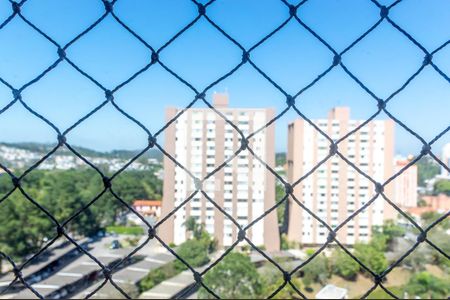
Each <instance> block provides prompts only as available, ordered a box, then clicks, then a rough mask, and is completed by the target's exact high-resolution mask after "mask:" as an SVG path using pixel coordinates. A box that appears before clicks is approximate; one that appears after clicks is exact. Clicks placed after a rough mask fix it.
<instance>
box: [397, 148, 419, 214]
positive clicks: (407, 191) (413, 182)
mask: <svg viewBox="0 0 450 300" xmlns="http://www.w3.org/2000/svg"><path fill="white" fill-rule="evenodd" d="M412 158H413V157H412V155H411V156H409V157H408V158H397V159H396V160H395V164H394V172H395V173H396V174H397V173H398V172H400V171H401V170H402V169H403V168H404V167H405V166H406V165H407V164H409V162H410V161H411V160H412ZM393 184H394V198H393V199H392V200H393V201H394V203H395V204H397V205H398V206H400V207H416V206H417V165H411V166H409V167H408V168H407V169H406V170H405V171H403V173H401V174H400V175H399V176H398V177H397V178H395V180H394V182H393Z"/></svg>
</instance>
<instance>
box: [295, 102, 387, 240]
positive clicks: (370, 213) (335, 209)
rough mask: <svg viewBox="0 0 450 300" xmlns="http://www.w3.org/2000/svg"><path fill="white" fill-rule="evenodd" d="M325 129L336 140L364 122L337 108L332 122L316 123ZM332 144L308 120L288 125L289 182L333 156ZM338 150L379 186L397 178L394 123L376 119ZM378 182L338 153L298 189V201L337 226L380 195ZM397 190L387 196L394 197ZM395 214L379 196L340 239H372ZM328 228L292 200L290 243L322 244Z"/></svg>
mask: <svg viewBox="0 0 450 300" xmlns="http://www.w3.org/2000/svg"><path fill="white" fill-rule="evenodd" d="M313 122H314V124H315V125H317V126H318V127H319V128H320V129H321V130H322V131H324V132H325V133H327V135H329V136H330V137H331V138H332V139H333V140H337V139H339V138H340V137H342V136H344V135H345V134H346V133H348V132H349V131H351V130H353V129H355V128H356V127H357V126H359V125H360V124H361V123H362V122H363V120H352V119H350V109H349V108H345V107H337V108H334V109H333V110H332V111H331V112H330V113H329V115H328V118H327V119H319V120H313ZM329 146H330V143H329V141H328V140H326V139H325V138H324V137H323V136H322V135H321V134H320V133H319V132H318V131H317V130H316V129H315V128H314V127H313V126H311V125H310V124H309V123H308V122H306V121H304V120H303V119H298V120H295V121H294V122H292V123H290V124H289V127H288V153H287V159H288V179H289V181H290V182H291V183H292V182H295V181H296V180H298V179H299V178H301V177H302V176H303V175H304V174H305V173H307V172H308V171H310V170H311V169H312V168H313V167H314V166H315V165H316V164H318V163H319V162H320V161H321V160H322V159H323V158H325V157H326V156H327V155H328V154H329V149H330V147H329ZM338 149H339V152H340V153H342V154H343V155H345V156H346V157H347V158H348V159H349V160H350V161H352V162H353V163H354V164H355V165H356V166H358V167H359V168H360V169H361V170H363V171H364V172H365V173H366V174H367V175H369V176H371V177H372V178H374V179H375V180H376V181H377V182H383V181H385V180H386V179H387V178H388V177H389V176H391V175H392V174H393V156H394V122H393V121H392V120H386V121H385V120H374V121H371V122H369V123H368V124H366V125H365V126H364V127H362V128H361V129H360V130H358V131H357V132H356V133H355V134H352V135H351V136H349V137H348V138H347V139H346V140H344V141H343V142H341V143H339V148H338ZM374 190H375V187H374V184H373V183H371V182H370V181H369V180H368V179H367V178H365V177H363V176H362V175H360V174H359V173H358V172H357V171H356V170H355V169H353V168H352V167H351V166H349V165H348V164H347V163H346V162H345V161H344V160H342V159H341V158H339V157H338V156H337V155H334V156H333V157H331V158H330V159H329V160H328V161H327V162H326V163H324V164H323V165H322V166H321V167H319V168H318V169H317V170H315V171H314V172H313V173H312V174H311V175H310V176H308V177H307V178H306V179H304V180H303V181H302V182H300V183H299V184H298V185H297V186H296V187H295V188H294V195H295V197H296V198H297V199H298V200H299V201H301V202H302V203H303V204H304V205H305V206H306V207H308V208H309V209H310V210H312V211H313V212H314V213H315V214H316V215H318V216H319V217H320V218H321V219H322V220H324V221H325V222H326V223H327V224H329V225H330V226H331V227H332V228H334V227H336V226H337V225H339V224H340V223H341V222H342V221H344V220H345V219H346V218H347V217H348V216H350V214H352V213H353V212H354V211H356V210H357V209H358V208H359V207H361V206H362V205H364V204H365V203H367V202H368V201H369V200H370V199H371V198H372V197H373V196H374V195H375V191H374ZM392 191H393V186H392V185H387V186H386V187H385V189H384V192H385V193H386V195H388V196H389V197H390V196H392ZM394 216H395V214H394V210H393V209H392V208H391V207H390V206H389V205H387V204H386V203H385V201H384V200H383V199H382V197H378V198H377V199H376V200H375V202H374V203H372V205H371V206H370V207H369V208H367V209H365V210H364V211H363V212H361V213H360V214H359V215H358V216H356V217H355V218H354V219H353V220H352V221H350V222H349V223H347V225H346V226H344V227H342V228H341V229H340V230H339V231H338V234H337V238H338V240H339V241H340V242H342V243H344V244H354V243H355V242H357V241H368V240H369V239H370V235H371V228H372V226H373V225H382V224H383V220H385V219H391V218H394ZM327 235H328V230H327V229H326V227H324V226H323V225H322V224H320V223H319V222H317V221H316V220H315V219H314V218H313V217H312V216H310V215H309V214H308V213H307V212H306V211H305V210H304V209H302V208H301V207H300V206H299V205H298V204H297V203H295V202H294V201H293V200H292V199H289V223H288V239H290V240H292V241H297V242H300V243H303V244H321V243H324V242H325V241H326V239H327Z"/></svg>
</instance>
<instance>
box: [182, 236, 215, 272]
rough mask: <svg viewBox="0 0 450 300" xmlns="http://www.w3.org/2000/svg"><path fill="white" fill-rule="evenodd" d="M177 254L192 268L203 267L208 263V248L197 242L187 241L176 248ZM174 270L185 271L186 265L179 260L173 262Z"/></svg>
mask: <svg viewBox="0 0 450 300" xmlns="http://www.w3.org/2000/svg"><path fill="white" fill-rule="evenodd" d="M177 254H178V255H179V256H180V257H181V258H182V259H184V260H185V261H186V262H187V263H188V264H189V265H190V266H191V267H194V268H195V267H200V266H203V265H204V264H206V263H207V262H208V261H209V258H208V248H207V247H206V245H205V243H202V242H201V241H199V240H187V241H186V242H184V243H183V244H181V245H180V246H179V247H178V249H177ZM175 268H176V269H177V270H186V269H187V267H186V265H185V264H184V263H182V262H181V261H179V260H177V261H175Z"/></svg>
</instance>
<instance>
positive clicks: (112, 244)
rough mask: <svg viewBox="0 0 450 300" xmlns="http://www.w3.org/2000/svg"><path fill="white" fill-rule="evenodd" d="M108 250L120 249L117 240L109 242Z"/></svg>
mask: <svg viewBox="0 0 450 300" xmlns="http://www.w3.org/2000/svg"><path fill="white" fill-rule="evenodd" d="M109 248H110V249H119V248H120V243H119V241H118V240H113V241H112V242H111V246H110V247H109Z"/></svg>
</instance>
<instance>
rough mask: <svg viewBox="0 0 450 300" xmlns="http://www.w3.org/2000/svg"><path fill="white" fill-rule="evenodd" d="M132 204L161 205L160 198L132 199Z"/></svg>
mask: <svg viewBox="0 0 450 300" xmlns="http://www.w3.org/2000/svg"><path fill="white" fill-rule="evenodd" d="M133 206H161V200H134V202H133Z"/></svg>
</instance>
